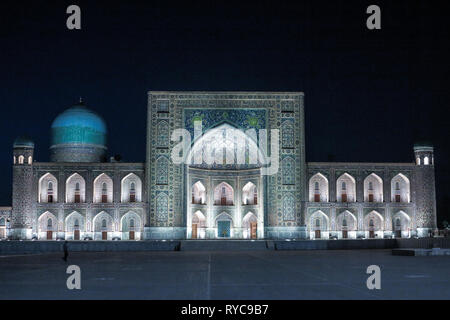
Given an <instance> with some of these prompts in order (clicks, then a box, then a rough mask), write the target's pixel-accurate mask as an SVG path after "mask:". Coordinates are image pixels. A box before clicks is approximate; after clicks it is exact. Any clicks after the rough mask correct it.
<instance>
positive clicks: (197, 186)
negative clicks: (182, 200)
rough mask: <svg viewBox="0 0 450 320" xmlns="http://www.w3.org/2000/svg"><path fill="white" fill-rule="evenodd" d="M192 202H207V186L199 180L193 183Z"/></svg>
mask: <svg viewBox="0 0 450 320" xmlns="http://www.w3.org/2000/svg"><path fill="white" fill-rule="evenodd" d="M191 193H192V204H205V203H206V188H205V186H204V185H203V183H202V182H201V181H200V180H198V181H197V182H196V183H194V184H193V185H192V188H191Z"/></svg>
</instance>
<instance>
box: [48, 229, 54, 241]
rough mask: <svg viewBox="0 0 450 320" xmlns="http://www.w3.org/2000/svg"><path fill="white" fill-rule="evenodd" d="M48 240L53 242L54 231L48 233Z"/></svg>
mask: <svg viewBox="0 0 450 320" xmlns="http://www.w3.org/2000/svg"><path fill="white" fill-rule="evenodd" d="M47 240H53V231H47Z"/></svg>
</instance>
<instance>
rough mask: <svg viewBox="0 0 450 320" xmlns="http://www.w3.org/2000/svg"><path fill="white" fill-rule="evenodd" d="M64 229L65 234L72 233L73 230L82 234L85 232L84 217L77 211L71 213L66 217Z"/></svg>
mask: <svg viewBox="0 0 450 320" xmlns="http://www.w3.org/2000/svg"><path fill="white" fill-rule="evenodd" d="M77 222H78V225H77ZM65 228H66V232H74V230H80V231H81V232H84V231H85V230H86V225H85V219H84V216H82V215H81V214H80V213H79V212H78V211H73V212H72V213H70V214H69V215H68V216H67V217H66V221H65Z"/></svg>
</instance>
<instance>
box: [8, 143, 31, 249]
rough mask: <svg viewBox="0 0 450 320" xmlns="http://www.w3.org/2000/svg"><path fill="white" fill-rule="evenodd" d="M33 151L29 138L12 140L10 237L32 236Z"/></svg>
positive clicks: (27, 237)
mask: <svg viewBox="0 0 450 320" xmlns="http://www.w3.org/2000/svg"><path fill="white" fill-rule="evenodd" d="M33 153H34V143H33V141H31V140H30V139H29V138H26V137H19V138H17V139H16V140H15V141H14V145H13V188H12V219H11V232H10V238H11V239H16V240H18V239H23V240H25V239H31V237H32V223H31V222H32V221H31V218H32V210H33V202H32V191H33Z"/></svg>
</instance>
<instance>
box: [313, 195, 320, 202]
mask: <svg viewBox="0 0 450 320" xmlns="http://www.w3.org/2000/svg"><path fill="white" fill-rule="evenodd" d="M314 202H320V193H316V194H315V195H314Z"/></svg>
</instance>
